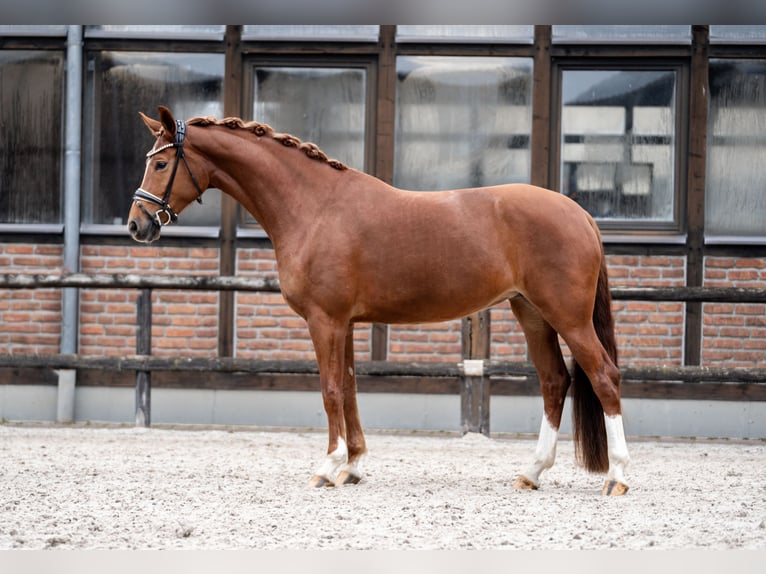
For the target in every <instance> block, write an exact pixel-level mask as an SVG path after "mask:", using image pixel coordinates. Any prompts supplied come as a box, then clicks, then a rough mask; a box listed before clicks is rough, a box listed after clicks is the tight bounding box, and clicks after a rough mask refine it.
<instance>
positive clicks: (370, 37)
mask: <svg viewBox="0 0 766 574" xmlns="http://www.w3.org/2000/svg"><path fill="white" fill-rule="evenodd" d="M379 30H380V26H372V25H360V26H322V25H296V26H277V25H270V26H265V25H263V26H244V27H243V29H242V39H243V40H346V41H366V42H375V41H377V39H378V33H379Z"/></svg>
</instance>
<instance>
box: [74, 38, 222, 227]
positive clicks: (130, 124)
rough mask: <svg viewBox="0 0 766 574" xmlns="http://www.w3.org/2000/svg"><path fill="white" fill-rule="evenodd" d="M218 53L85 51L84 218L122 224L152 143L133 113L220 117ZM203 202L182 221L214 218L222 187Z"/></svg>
mask: <svg viewBox="0 0 766 574" xmlns="http://www.w3.org/2000/svg"><path fill="white" fill-rule="evenodd" d="M223 69H224V56H223V55H218V54H193V53H154V52H107V51H105V52H92V53H90V54H89V55H88V68H87V88H86V95H85V107H84V121H85V132H84V133H85V134H86V139H85V141H84V142H83V143H84V150H85V153H86V154H87V155H86V157H88V158H89V161H87V162H86V164H85V165H87V166H89V167H90V171H87V172H83V179H84V181H83V184H84V189H85V197H84V201H83V206H82V209H83V219H84V222H85V223H89V224H110V225H111V224H113V225H123V224H124V223H125V219H126V217H127V214H128V210H129V208H130V202H131V197H132V196H133V192H134V190H135V189H136V188H137V187H138V186H139V184H140V183H141V178H142V176H143V173H144V167H145V159H146V158H145V156H146V152H147V151H149V149H150V147H151V145H152V143H153V140H152V136H151V135H150V134H149V132H148V131H147V129H146V126H145V125H144V124H143V122H142V121H141V119H140V118H139V117H138V112H139V111H142V112H144V113H146V114H147V115H149V116H151V117H157V106H158V105H160V104H162V105H164V106H167V107H168V108H170V110H171V111H172V112H173V115H174V116H176V117H177V118H178V119H188V118H189V117H192V116H202V115H212V116H216V117H221V116H222V115H223ZM203 201H204V202H205V205H204V206H199V205H198V204H196V203H192V204H191V205H190V206H189V207H188V208H187V209H186V210H185V211H184V213H183V215H182V216H181V217H179V219H178V223H179V224H180V225H186V226H209V225H219V222H220V192H219V191H218V190H213V189H210V190H208V191H206V192H205V195H204V198H203Z"/></svg>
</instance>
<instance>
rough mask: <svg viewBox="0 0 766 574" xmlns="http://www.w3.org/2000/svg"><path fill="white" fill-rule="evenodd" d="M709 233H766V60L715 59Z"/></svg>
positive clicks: (710, 120)
mask: <svg viewBox="0 0 766 574" xmlns="http://www.w3.org/2000/svg"><path fill="white" fill-rule="evenodd" d="M707 142H708V154H707V176H706V190H705V233H706V234H711V235H745V236H747V235H750V236H754V235H755V236H761V237H763V236H766V192H764V183H763V182H764V176H765V175H766V172H765V170H764V159H766V60H711V62H710V108H709V113H708V132H707Z"/></svg>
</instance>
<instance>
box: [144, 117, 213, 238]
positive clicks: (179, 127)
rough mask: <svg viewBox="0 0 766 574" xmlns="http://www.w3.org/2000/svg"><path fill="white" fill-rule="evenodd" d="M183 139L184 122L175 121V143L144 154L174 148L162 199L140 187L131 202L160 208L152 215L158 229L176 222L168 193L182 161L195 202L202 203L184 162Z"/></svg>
mask: <svg viewBox="0 0 766 574" xmlns="http://www.w3.org/2000/svg"><path fill="white" fill-rule="evenodd" d="M185 137H186V122H184V121H183V120H176V137H175V141H174V142H173V143H169V144H165V145H163V146H160V147H158V148H157V149H153V150H151V151H150V152H149V153H147V154H146V157H147V158H150V157H152V156H154V155H156V154H158V153H160V152H161V151H163V150H166V149H168V148H170V147H174V148H176V160H175V162H174V163H173V171H171V172H170V179H169V180H168V184H167V186H166V187H165V193H164V195H163V196H162V198H159V197H157V196H156V195H154V194H153V193H150V192H148V191H146V190H145V189H142V188H140V187H139V188H138V189H137V190H136V191H135V193H134V194H133V201H139V202H140V201H148V202H150V203H154V204H155V205H159V206H160V208H161V209H158V210H157V211H156V212H155V213H154V218H155V219H156V220H157V223H158V224H159V226H160V227H162V226H163V225H167V224H169V223H175V222H176V221H177V220H178V214H177V213H176V212H175V211H173V208H172V207H171V206H170V192H171V190H172V189H173V181H174V180H175V178H176V171H177V170H178V163H179V161H181V160H183V162H184V166H186V171H187V172H189V177H191V180H192V182H193V183H194V187H195V188H197V202H198V203H202V192H203V190H202V187H201V186H200V184H199V182H198V181H197V178H196V177H194V174H193V173H192V170H191V168H190V167H189V164H188V162H187V161H186V155H185V154H184V138H185ZM163 213H164V214H165V215H167V219H166V220H165V221H162V216H161V214H163Z"/></svg>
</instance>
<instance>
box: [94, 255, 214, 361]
mask: <svg viewBox="0 0 766 574" xmlns="http://www.w3.org/2000/svg"><path fill="white" fill-rule="evenodd" d="M80 265H81V269H82V272H83V273H88V274H96V273H136V274H140V273H145V274H147V275H186V274H192V275H217V274H218V250H217V249H213V248H195V247H191V248H183V247H153V246H131V247H123V246H109V245H84V246H82V249H81V263H80ZM137 298H138V291H137V290H135V289H124V290H121V289H82V290H81V291H80V353H81V354H83V355H125V354H134V353H135V351H136V299H137ZM217 351H218V293H217V292H215V291H212V292H210V291H180V290H164V289H163V290H160V289H156V290H154V291H153V293H152V353H153V354H155V355H158V356H174V355H178V354H179V353H183V355H184V356H186V357H214V356H216V354H217Z"/></svg>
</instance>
